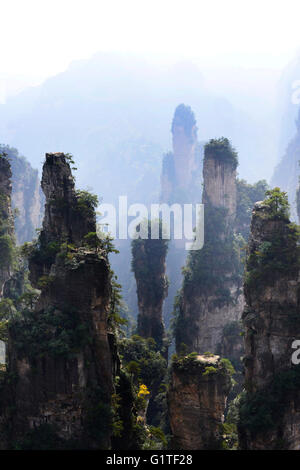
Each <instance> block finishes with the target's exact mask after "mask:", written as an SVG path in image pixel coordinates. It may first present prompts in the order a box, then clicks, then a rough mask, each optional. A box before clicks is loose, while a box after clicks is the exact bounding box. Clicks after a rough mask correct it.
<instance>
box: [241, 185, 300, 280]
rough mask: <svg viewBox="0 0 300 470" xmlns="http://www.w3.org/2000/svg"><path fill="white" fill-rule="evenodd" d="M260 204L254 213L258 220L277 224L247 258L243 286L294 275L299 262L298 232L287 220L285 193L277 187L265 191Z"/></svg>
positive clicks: (299, 233)
mask: <svg viewBox="0 0 300 470" xmlns="http://www.w3.org/2000/svg"><path fill="white" fill-rule="evenodd" d="M263 207H264V208H265V210H263V211H257V212H256V217H257V218H258V220H260V219H261V222H262V223H264V221H272V222H273V223H276V224H277V225H276V230H272V231H271V232H270V234H268V233H266V235H265V240H264V241H263V242H262V243H261V244H260V246H259V247H258V249H256V250H255V252H251V253H250V254H249V256H248V257H247V263H246V274H245V285H246V287H251V286H252V287H255V288H256V289H258V288H259V287H261V288H262V287H263V286H264V285H265V283H266V282H273V281H274V280H275V279H276V278H277V277H278V276H280V275H289V274H290V275H294V273H295V271H297V270H298V269H299V263H300V248H299V245H298V243H299V239H300V231H299V227H298V226H297V225H296V224H293V223H290V222H289V203H288V199H287V194H286V193H285V192H281V191H280V190H279V188H274V189H273V190H269V191H267V192H266V199H265V200H264V201H263ZM280 222H283V223H280Z"/></svg>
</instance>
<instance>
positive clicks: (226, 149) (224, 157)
mask: <svg viewBox="0 0 300 470" xmlns="http://www.w3.org/2000/svg"><path fill="white" fill-rule="evenodd" d="M211 155H212V156H213V157H214V158H215V159H217V160H219V161H220V162H224V163H230V164H231V165H232V167H233V169H236V168H237V166H238V155H237V152H236V150H235V149H234V148H233V147H232V146H231V143H230V141H229V140H228V139H227V138H226V137H221V138H220V139H211V140H210V141H209V142H208V143H207V144H206V145H205V147H204V159H206V158H208V157H209V156H211Z"/></svg>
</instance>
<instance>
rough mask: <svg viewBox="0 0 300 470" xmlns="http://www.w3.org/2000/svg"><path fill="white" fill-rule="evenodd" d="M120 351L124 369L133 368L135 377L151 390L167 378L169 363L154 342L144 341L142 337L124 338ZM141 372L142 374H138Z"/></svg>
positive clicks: (120, 343)
mask: <svg viewBox="0 0 300 470" xmlns="http://www.w3.org/2000/svg"><path fill="white" fill-rule="evenodd" d="M119 351H120V354H121V356H122V363H123V365H124V367H127V368H128V365H129V364H131V365H130V366H129V367H130V368H131V367H133V365H132V363H134V369H135V372H134V375H135V376H136V377H137V378H138V381H139V382H142V383H144V384H145V385H146V386H147V387H148V388H149V390H152V389H153V387H154V386H155V385H156V384H157V383H161V382H162V381H163V379H164V377H165V374H166V369H167V363H166V360H165V359H164V358H163V357H162V355H161V354H160V352H159V351H157V350H156V345H155V344H153V340H152V338H151V339H148V340H147V339H144V338H142V337H141V336H138V335H134V336H132V337H131V338H130V339H129V338H123V339H121V340H120V342H119ZM138 370H140V373H138Z"/></svg>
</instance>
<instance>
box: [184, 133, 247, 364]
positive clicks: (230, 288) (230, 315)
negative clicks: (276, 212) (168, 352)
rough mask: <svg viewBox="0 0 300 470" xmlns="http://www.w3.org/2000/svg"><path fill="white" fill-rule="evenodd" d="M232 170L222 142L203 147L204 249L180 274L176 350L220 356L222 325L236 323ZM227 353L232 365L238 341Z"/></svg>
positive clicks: (239, 300) (239, 304) (238, 295)
mask: <svg viewBox="0 0 300 470" xmlns="http://www.w3.org/2000/svg"><path fill="white" fill-rule="evenodd" d="M236 166H237V157H236V154H235V152H234V150H233V149H232V148H231V146H230V144H229V142H228V140H227V139H220V140H217V141H211V142H210V143H209V144H207V146H206V148H205V158H204V167H203V176H204V190H203V203H204V224H205V225H204V232H205V235H204V247H203V248H202V250H199V251H192V252H191V253H190V254H189V258H188V261H187V265H186V267H185V269H184V281H183V288H182V292H181V294H180V296H179V299H178V302H177V306H176V308H177V328H176V347H177V350H179V349H180V345H181V343H184V344H185V345H186V346H187V347H188V350H189V351H197V352H198V353H199V354H202V353H204V352H205V351H210V352H212V353H220V352H222V350H220V348H221V347H222V339H223V336H224V328H225V327H226V326H228V324H234V325H235V326H237V324H238V321H239V320H240V318H241V314H242V311H243V305H244V301H243V295H242V292H241V289H240V288H241V273H242V265H241V261H240V252H239V250H240V247H239V240H238V239H236V236H235V233H234V229H233V222H234V220H235V215H236ZM232 347H233V351H232V355H233V357H234V358H235V359H237V360H238V356H239V355H240V353H241V350H242V345H241V341H240V337H239V336H237V338H236V341H234V344H232ZM227 350H228V345H227ZM227 357H228V356H227ZM229 358H231V359H232V357H231V355H230V356H229Z"/></svg>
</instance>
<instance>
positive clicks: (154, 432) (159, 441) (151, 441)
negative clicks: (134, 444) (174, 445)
mask: <svg viewBox="0 0 300 470" xmlns="http://www.w3.org/2000/svg"><path fill="white" fill-rule="evenodd" d="M146 433H147V434H146V439H145V442H144V445H143V450H162V449H166V448H167V444H168V442H167V438H166V436H165V434H164V432H163V431H162V429H160V428H158V427H155V426H149V427H148V428H147V430H146Z"/></svg>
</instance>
